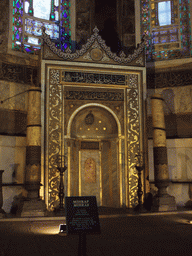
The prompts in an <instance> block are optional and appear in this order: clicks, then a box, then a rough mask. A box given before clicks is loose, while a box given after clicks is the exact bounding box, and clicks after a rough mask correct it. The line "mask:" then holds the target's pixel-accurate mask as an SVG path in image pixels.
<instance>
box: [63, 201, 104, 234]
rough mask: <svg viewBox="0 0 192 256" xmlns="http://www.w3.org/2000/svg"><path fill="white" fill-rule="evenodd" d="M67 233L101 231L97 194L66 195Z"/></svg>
mask: <svg viewBox="0 0 192 256" xmlns="http://www.w3.org/2000/svg"><path fill="white" fill-rule="evenodd" d="M65 209H66V225H67V234H77V233H100V223H99V216H98V209H97V201H96V197H95V196H72V197H65Z"/></svg>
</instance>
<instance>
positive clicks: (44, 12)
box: [12, 0, 71, 54]
mask: <svg viewBox="0 0 192 256" xmlns="http://www.w3.org/2000/svg"><path fill="white" fill-rule="evenodd" d="M12 25H13V29H12V30H13V35H12V49H14V50H18V51H22V52H26V53H32V54H38V51H39V49H40V47H41V35H42V29H41V28H42V26H44V28H45V29H46V33H47V34H49V35H50V37H51V39H53V40H54V44H55V46H56V47H59V48H60V49H62V50H65V49H66V48H67V47H71V28H70V1H69V0H58V1H53V0H49V1H48V2H47V0H46V1H43V0H42V1H37V0H25V1H24V0H13V24H12Z"/></svg>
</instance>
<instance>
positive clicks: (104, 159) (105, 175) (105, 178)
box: [101, 141, 110, 206]
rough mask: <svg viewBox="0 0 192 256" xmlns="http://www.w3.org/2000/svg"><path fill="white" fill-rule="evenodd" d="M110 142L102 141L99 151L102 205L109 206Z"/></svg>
mask: <svg viewBox="0 0 192 256" xmlns="http://www.w3.org/2000/svg"><path fill="white" fill-rule="evenodd" d="M109 147H110V144H109V142H108V141H103V146H102V153H101V165H102V184H103V191H102V192H103V205H104V206H110V200H109V198H110V194H109V162H108V158H109V156H108V154H109Z"/></svg>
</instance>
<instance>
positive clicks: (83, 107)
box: [67, 103, 121, 138]
mask: <svg viewBox="0 0 192 256" xmlns="http://www.w3.org/2000/svg"><path fill="white" fill-rule="evenodd" d="M91 107H98V108H104V109H105V110H107V111H108V112H109V113H111V114H112V116H113V117H114V119H115V121H116V123H117V128H118V137H121V124H120V121H119V119H118V117H117V115H116V114H115V113H114V112H113V111H112V110H111V109H110V108H108V107H107V106H105V105H103V104H98V103H88V104H85V105H83V106H81V107H79V108H77V109H76V110H75V111H74V112H73V114H72V115H71V117H70V119H69V122H68V126H67V137H68V138H70V137H71V128H72V123H73V120H74V118H75V116H76V115H77V114H78V113H79V111H81V110H83V109H85V108H91Z"/></svg>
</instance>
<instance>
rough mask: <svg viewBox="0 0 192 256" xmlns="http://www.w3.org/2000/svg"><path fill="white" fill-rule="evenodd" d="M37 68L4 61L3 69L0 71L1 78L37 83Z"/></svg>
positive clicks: (17, 81) (23, 82) (24, 82)
mask: <svg viewBox="0 0 192 256" xmlns="http://www.w3.org/2000/svg"><path fill="white" fill-rule="evenodd" d="M31 77H32V79H31ZM36 77H37V69H36V68H30V67H26V66H24V65H17V64H14V65H12V64H8V63H4V62H3V63H2V69H1V72H0V78H2V79H3V80H7V81H10V82H16V83H22V84H32V81H33V83H35V84H37V81H36V79H35V78H36Z"/></svg>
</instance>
